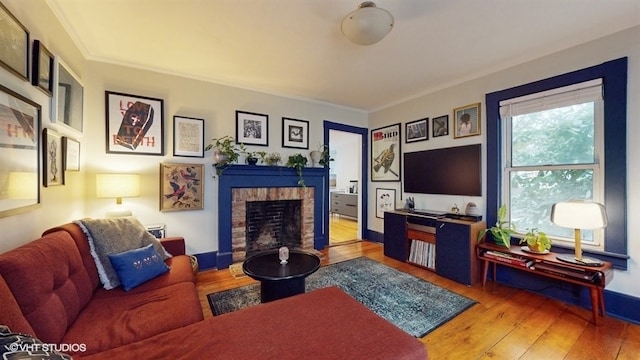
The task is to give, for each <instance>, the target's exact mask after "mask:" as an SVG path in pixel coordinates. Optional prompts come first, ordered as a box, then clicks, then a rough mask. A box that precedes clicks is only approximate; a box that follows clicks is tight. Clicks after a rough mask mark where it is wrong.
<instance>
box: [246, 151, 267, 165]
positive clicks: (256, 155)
mask: <svg viewBox="0 0 640 360" xmlns="http://www.w3.org/2000/svg"><path fill="white" fill-rule="evenodd" d="M266 155H267V153H266V152H264V151H246V152H245V159H246V161H247V164H249V165H256V164H257V163H258V160H260V159H262V162H264V157H265V156H266Z"/></svg>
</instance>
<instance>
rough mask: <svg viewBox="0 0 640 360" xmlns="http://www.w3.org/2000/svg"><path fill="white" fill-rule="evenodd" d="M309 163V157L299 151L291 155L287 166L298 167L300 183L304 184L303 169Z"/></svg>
mask: <svg viewBox="0 0 640 360" xmlns="http://www.w3.org/2000/svg"><path fill="white" fill-rule="evenodd" d="M306 165H307V157H306V156H304V155H302V154H300V153H297V154H294V155H291V156H289V159H288V160H287V167H290V168H294V169H296V173H297V174H298V185H300V186H304V179H303V178H302V169H303V168H304V167H305V166H306Z"/></svg>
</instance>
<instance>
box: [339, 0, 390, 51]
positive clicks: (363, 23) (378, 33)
mask: <svg viewBox="0 0 640 360" xmlns="http://www.w3.org/2000/svg"><path fill="white" fill-rule="evenodd" d="M392 28H393V16H392V15H391V13H390V12H388V11H387V10H385V9H381V8H379V7H376V4H374V3H373V1H365V2H363V3H362V4H360V6H358V9H356V10H355V11H353V12H351V13H349V15H347V16H346V17H345V18H344V19H343V20H342V33H343V34H344V36H346V37H347V39H349V40H351V41H352V42H354V43H356V44H358V45H372V44H375V43H377V42H378V41H380V40H382V38H384V37H385V36H386V35H387V34H388V33H389V32H390V31H391V29H392Z"/></svg>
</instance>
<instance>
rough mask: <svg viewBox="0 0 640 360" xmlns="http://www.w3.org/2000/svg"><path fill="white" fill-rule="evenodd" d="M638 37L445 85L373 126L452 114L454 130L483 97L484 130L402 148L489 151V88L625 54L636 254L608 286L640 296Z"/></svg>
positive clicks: (639, 33) (453, 199) (430, 199)
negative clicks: (460, 111)
mask: <svg viewBox="0 0 640 360" xmlns="http://www.w3.org/2000/svg"><path fill="white" fill-rule="evenodd" d="M638 39H640V27H634V28H632V29H628V30H626V31H622V32H619V33H616V34H613V35H611V36H607V37H605V38H602V39H598V40H595V41H591V42H589V43H586V44H583V45H580V46H577V47H575V48H571V49H568V50H565V51H561V52H558V53H555V54H552V55H549V56H545V57H543V58H540V59H538V60H535V61H531V62H528V63H525V64H522V65H519V66H515V67H512V68H509V69H506V70H503V71H499V72H496V73H494V74H491V75H487V76H484V77H482V78H479V79H476V80H472V81H468V82H465V83H461V84H459V85H457V86H453V87H450V88H448V89H445V90H442V91H438V92H435V93H432V94H429V95H425V96H422V97H419V98H416V99H414V100H411V101H407V102H405V103H402V104H399V105H396V106H392V107H389V108H386V109H383V110H380V111H376V112H375V113H372V114H370V117H369V127H370V128H377V127H381V126H384V125H387V124H390V122H389V119H394V121H393V122H394V123H395V122H397V121H402V122H403V123H406V122H409V121H413V120H417V119H421V118H424V117H429V118H433V117H437V116H440V115H445V114H449V121H450V124H449V126H450V131H449V133H450V134H451V133H452V132H451V120H452V116H453V115H452V110H453V109H454V108H456V107H460V106H465V105H468V104H473V103H477V102H480V103H482V112H481V113H482V118H481V122H482V134H481V135H480V136H474V137H467V138H461V139H454V138H453V137H452V136H448V137H438V138H435V139H433V138H430V139H429V140H428V141H426V142H424V141H423V142H419V143H413V144H404V143H403V144H402V151H403V152H409V151H419V150H425V149H433V148H441V147H448V146H460V145H467V144H470V143H482V144H483V152H484V154H486V146H485V145H486V135H485V133H486V121H485V115H486V113H485V104H484V99H485V94H487V93H490V92H494V91H499V90H503V89H507V88H511V87H514V86H518V85H522V84H526V83H529V82H532V81H536V80H541V79H545V78H548V77H552V76H555V75H560V74H563V73H567V72H571V71H575V70H579V69H582V68H586V67H589V66H593V65H597V64H601V63H603V62H605V61H609V60H613V59H617V58H621V57H625V56H626V57H628V58H629V69H628V71H629V73H628V105H627V106H628V113H627V171H628V174H627V184H628V189H627V194H628V203H627V206H628V207H627V223H628V225H627V233H628V253H629V255H630V256H631V259H630V260H629V269H628V270H627V271H616V272H615V277H614V279H613V282H612V283H611V284H610V285H609V286H608V287H607V289H609V290H613V291H616V292H620V293H623V294H628V295H631V296H635V297H640V286H639V285H638V282H637V278H638V277H639V276H640V267H639V265H638V259H639V258H640V242H639V241H637V240H636V239H635V234H638V232H639V231H640V224H639V223H638V221H635V220H636V219H638V218H640V189H639V188H638V187H637V186H633V185H635V184H637V183H639V182H640V165H638V163H637V161H636V159H638V158H639V157H640V144H639V143H638V141H635V139H634V138H633V137H631V136H630V135H629V134H634V135H635V134H638V133H639V132H640V122H639V121H637V119H639V118H640V102H638V98H639V96H640V42H639V41H638ZM403 136H404V135H403ZM403 141H404V140H403ZM482 166H483V169H485V171H486V156H484V155H483V164H482ZM484 178H486V177H485V176H483V179H484ZM369 185H370V189H371V190H370V192H369V203H370V204H374V202H373V201H374V198H373V196H374V195H373V194H375V191H374V189H375V188H376V187H382V186H379V185H380V183H370V184H369ZM388 185H389V183H385V184H384V187H388ZM394 185H395V187H396V188H397V189H398V190H400V184H399V183H395V184H394ZM398 193H399V192H398ZM483 194H486V184H483ZM411 195H414V194H411ZM398 196H399V195H398ZM415 198H416V207H417V208H426V209H432V210H442V211H444V210H448V209H449V208H450V207H451V206H452V205H453V204H454V203H457V204H458V206H459V207H460V208H461V209H464V205H465V204H466V202H468V201H474V202H475V203H476V204H477V205H478V208H479V210H480V211H481V212H484V211H485V203H484V197H483V198H463V197H459V196H429V195H415ZM399 204H400V203H399ZM483 215H485V214H483ZM368 219H369V224H370V225H369V227H370V228H371V229H372V230H375V231H378V232H382V231H383V224H382V220H381V219H377V218H376V217H375V214H374V213H370V214H369V218H368ZM634 278H635V280H634Z"/></svg>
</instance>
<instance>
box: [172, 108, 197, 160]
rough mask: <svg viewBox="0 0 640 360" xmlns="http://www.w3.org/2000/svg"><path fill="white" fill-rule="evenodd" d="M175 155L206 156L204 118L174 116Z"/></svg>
mask: <svg viewBox="0 0 640 360" xmlns="http://www.w3.org/2000/svg"><path fill="white" fill-rule="evenodd" d="M173 156H185V157H204V119H198V118H192V117H186V116H178V115H176V116H174V117H173Z"/></svg>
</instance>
